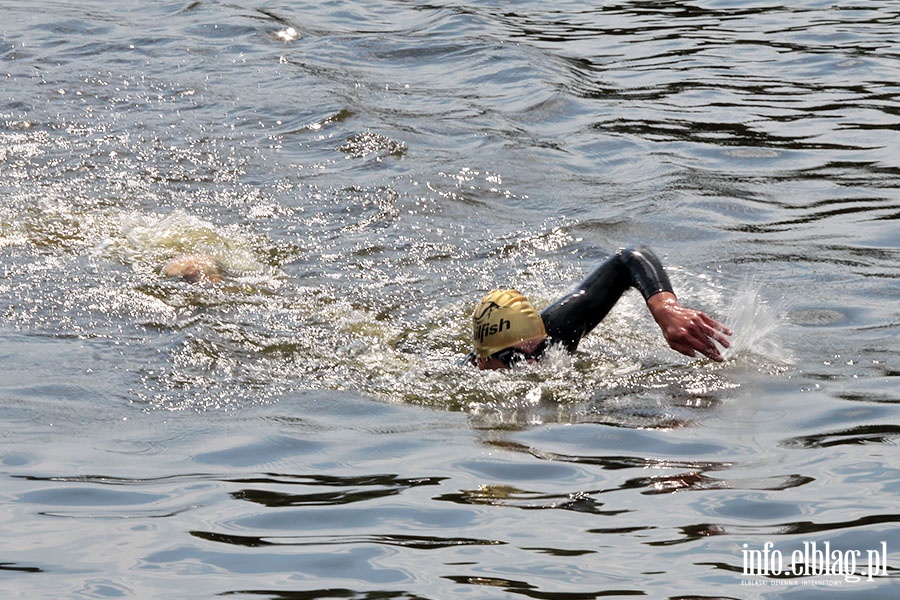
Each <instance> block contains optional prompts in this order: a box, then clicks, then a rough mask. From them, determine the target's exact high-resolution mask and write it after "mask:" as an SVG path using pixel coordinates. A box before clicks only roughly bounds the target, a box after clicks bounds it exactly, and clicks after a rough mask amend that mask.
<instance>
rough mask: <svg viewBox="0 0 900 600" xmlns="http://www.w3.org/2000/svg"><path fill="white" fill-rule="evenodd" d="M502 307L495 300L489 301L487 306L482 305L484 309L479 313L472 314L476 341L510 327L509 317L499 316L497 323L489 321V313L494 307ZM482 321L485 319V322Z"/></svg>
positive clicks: (481, 340)
mask: <svg viewBox="0 0 900 600" xmlns="http://www.w3.org/2000/svg"><path fill="white" fill-rule="evenodd" d="M502 308H503V307H502V306H500V305H499V304H497V303H496V302H489V303H488V304H487V306H485V307H484V310H482V311H481V313H480V314H477V315H474V317H473V318H474V321H475V323H476V326H475V339H476V340H477V341H478V342H483V341H484V338H486V337H487V336H489V335H496V334H498V333H500V332H501V331H503V330H505V329H509V328H511V327H512V323H511V322H510V321H509V319H504V318H502V317H501V318H500V321H499V322H498V323H491V322H490V319H491V315H492V313H493V312H494V309H502ZM483 321H487V322H486V323H485V322H483Z"/></svg>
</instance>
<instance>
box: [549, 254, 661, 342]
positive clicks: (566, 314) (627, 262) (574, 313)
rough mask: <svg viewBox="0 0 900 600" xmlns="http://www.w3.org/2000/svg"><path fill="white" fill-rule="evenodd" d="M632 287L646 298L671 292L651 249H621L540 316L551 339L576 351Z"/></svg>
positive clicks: (659, 263)
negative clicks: (659, 293) (579, 344)
mask: <svg viewBox="0 0 900 600" xmlns="http://www.w3.org/2000/svg"><path fill="white" fill-rule="evenodd" d="M630 287H634V288H637V289H638V290H639V291H640V292H641V294H642V295H643V296H644V300H648V299H649V298H650V296H652V295H654V294H656V293H658V292H671V291H672V284H671V283H670V282H669V277H668V275H666V272H665V270H664V269H663V266H662V263H661V262H660V261H659V259H658V258H657V257H656V255H655V254H653V252H651V251H650V249H649V248H646V247H643V246H637V247H632V248H625V249H621V250H619V251H618V252H616V253H615V254H614V255H613V256H611V257H610V258H608V259H607V260H605V261H604V262H603V263H602V264H601V265H600V266H599V267H597V269H596V270H595V271H594V272H593V273H591V274H590V275H589V276H588V278H587V279H585V280H584V281H583V282H582V283H581V284H580V285H579V286H578V287H577V288H575V289H574V290H572V291H571V292H569V293H568V294H566V295H565V296H563V297H562V298H560V299H559V300H557V301H556V302H554V303H553V304H551V305H550V306H549V307H547V308H546V309H544V311H543V312H542V313H541V318H543V320H544V326H545V327H546V328H547V334H548V335H549V336H550V339H551V341H552V342H556V343H561V344H563V346H564V347H565V348H566V349H567V350H569V351H570V352H572V351H574V350H575V349H576V348H577V347H578V342H580V341H581V338H583V337H584V336H585V335H587V334H588V333H589V332H590V331H591V330H592V329H593V328H594V327H596V326H597V325H598V324H599V323H600V321H602V320H603V319H604V317H606V315H607V314H608V313H609V311H610V310H611V309H612V307H613V306H615V304H616V302H618V301H619V298H621V297H622V294H624V293H625V291H626V290H628V288H630Z"/></svg>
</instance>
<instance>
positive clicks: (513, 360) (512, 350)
mask: <svg viewBox="0 0 900 600" xmlns="http://www.w3.org/2000/svg"><path fill="white" fill-rule="evenodd" d="M546 341H547V338H546V337H542V338H536V339H533V340H528V341H525V342H521V343H519V344H516V345H514V346H510V347H509V348H504V349H503V350H500V351H499V352H494V353H493V354H491V355H490V356H484V357H478V358H476V359H475V364H477V365H478V368H479V369H482V370H489V371H495V370H497V369H508V368H510V367H511V366H513V365H515V364H517V363H519V362H521V361H527V362H537V360H538V359H539V358H540V355H541V353H542V352H543V351H544V347H545V346H546Z"/></svg>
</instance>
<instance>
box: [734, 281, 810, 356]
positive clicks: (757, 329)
mask: <svg viewBox="0 0 900 600" xmlns="http://www.w3.org/2000/svg"><path fill="white" fill-rule="evenodd" d="M758 290H759V285H758V284H757V283H756V282H754V281H746V282H744V283H743V284H742V285H741V287H740V288H739V289H738V292H737V293H736V294H735V295H734V300H733V301H732V304H731V307H730V308H729V310H728V312H727V316H726V319H725V323H726V325H728V326H729V327H730V328H731V329H732V330H733V331H734V335H733V336H732V337H731V347H730V348H726V349H725V350H724V352H723V356H724V357H725V359H726V360H733V359H737V358H739V357H748V358H751V359H758V358H763V359H765V360H767V361H770V362H772V363H775V364H780V365H789V364H791V363H792V362H793V357H792V356H791V353H790V351H789V350H787V349H786V348H785V347H784V345H783V344H782V342H781V329H782V327H783V325H784V319H783V318H782V316H781V314H782V311H781V310H780V309H779V307H777V306H773V305H771V304H770V303H769V302H768V301H767V300H765V299H764V298H762V297H761V296H760V295H759V291H758Z"/></svg>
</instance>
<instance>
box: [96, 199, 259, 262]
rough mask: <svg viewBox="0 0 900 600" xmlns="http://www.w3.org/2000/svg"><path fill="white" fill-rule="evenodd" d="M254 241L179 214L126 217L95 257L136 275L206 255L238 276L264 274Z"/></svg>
mask: <svg viewBox="0 0 900 600" xmlns="http://www.w3.org/2000/svg"><path fill="white" fill-rule="evenodd" d="M256 245H257V244H256V243H255V242H254V240H253V239H252V238H251V237H250V236H248V235H246V234H245V233H244V232H241V231H238V230H236V229H235V228H229V227H224V226H218V225H215V224H213V223H211V222H209V221H206V220H204V219H201V218H199V217H196V216H193V215H190V214H187V213H185V212H184V211H181V210H176V211H174V212H172V213H170V214H168V215H154V214H139V213H133V214H126V215H122V216H121V225H120V228H119V231H118V232H117V234H116V235H114V236H111V237H109V238H107V239H106V240H104V241H103V242H101V243H100V244H98V245H97V246H96V247H95V248H94V255H95V256H105V257H111V258H116V259H118V260H121V261H122V262H123V263H125V264H129V265H131V266H132V267H133V268H134V269H135V270H136V271H140V272H143V271H153V272H155V271H158V269H159V268H160V267H161V265H162V264H164V263H165V262H166V261H167V260H169V259H171V258H174V257H176V256H178V255H181V254H184V253H205V254H209V255H210V256H212V257H214V258H215V259H216V260H217V261H218V262H219V263H220V264H221V265H223V267H224V268H225V269H226V270H227V271H229V272H231V273H237V274H247V273H263V272H266V271H267V269H266V266H265V265H264V264H262V263H261V262H260V261H259V260H258V259H257V252H256V249H255V246H256Z"/></svg>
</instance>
